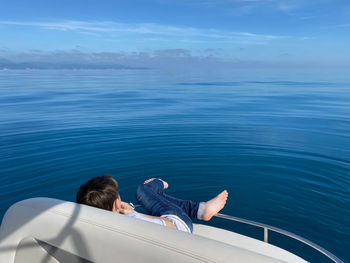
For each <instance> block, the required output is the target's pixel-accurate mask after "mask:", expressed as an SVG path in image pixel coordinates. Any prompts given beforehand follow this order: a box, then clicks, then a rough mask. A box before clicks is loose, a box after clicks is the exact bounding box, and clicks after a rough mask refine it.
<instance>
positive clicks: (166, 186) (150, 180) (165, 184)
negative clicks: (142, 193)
mask: <svg viewBox="0 0 350 263" xmlns="http://www.w3.org/2000/svg"><path fill="white" fill-rule="evenodd" d="M154 179H157V178H151V179H147V180H146V181H145V182H144V183H143V184H148V183H149V182H152V181H153V180H154ZM161 181H162V182H163V185H164V189H167V188H168V187H169V185H168V183H167V182H165V181H164V180H161Z"/></svg>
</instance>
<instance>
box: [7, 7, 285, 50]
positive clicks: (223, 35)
mask: <svg viewBox="0 0 350 263" xmlns="http://www.w3.org/2000/svg"><path fill="white" fill-rule="evenodd" d="M250 1H252V0H250ZM0 24H1V25H12V26H30V27H40V28H43V29H48V30H61V31H76V32H78V33H82V34H87V35H92V36H99V35H101V36H102V35H103V37H106V34H107V36H108V37H113V36H115V37H120V36H125V35H128V36H133V35H136V36H142V37H149V38H151V37H153V38H155V37H156V38H158V39H161V38H162V39H171V38H176V41H180V42H181V41H183V42H186V41H187V42H191V41H196V42H201V41H203V42H206V41H214V42H234V43H250V44H254V43H255V44H262V43H266V42H268V41H272V40H277V39H283V38H287V36H279V35H270V34H254V33H250V32H235V31H223V30H216V29H202V28H195V27H178V26H170V25H161V24H152V23H136V24H131V23H129V24H127V23H117V22H111V21H95V22H87V21H73V20H63V21H46V22H36V21H34V22H33V21H0Z"/></svg>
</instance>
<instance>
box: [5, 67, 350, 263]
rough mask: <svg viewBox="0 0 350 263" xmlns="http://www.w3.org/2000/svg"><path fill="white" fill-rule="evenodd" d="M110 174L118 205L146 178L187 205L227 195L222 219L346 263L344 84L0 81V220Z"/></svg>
mask: <svg viewBox="0 0 350 263" xmlns="http://www.w3.org/2000/svg"><path fill="white" fill-rule="evenodd" d="M106 173H109V174H112V175H114V176H115V178H116V179H117V180H118V182H119V184H120V188H121V196H122V199H124V200H126V201H134V192H135V188H136V186H137V184H139V183H141V182H143V181H144V180H145V179H147V178H150V177H161V178H163V179H164V180H166V181H168V182H169V185H170V187H169V190H168V192H169V193H170V194H173V195H175V196H177V197H182V198H191V199H195V200H207V199H209V198H211V197H213V196H214V195H216V194H217V193H218V192H220V191H221V190H223V189H227V190H228V191H229V200H228V203H227V205H226V207H225V209H224V210H223V211H222V212H223V213H225V214H230V215H233V216H237V217H243V218H246V219H251V220H255V221H260V222H263V223H266V224H270V225H273V226H276V227H279V228H282V229H285V230H288V231H290V232H293V233H296V234H299V235H301V236H303V237H305V238H307V239H310V240H311V241H314V242H315V243H317V244H319V245H320V246H322V247H324V248H326V249H327V250H329V251H331V252H332V253H334V254H335V255H337V256H339V257H340V258H341V259H343V260H344V261H346V262H349V260H350V252H349V246H350V74H349V72H344V71H337V70H333V71H327V70H317V71H316V70H305V69H301V70H287V69H283V70H238V69H232V70H216V71H215V70H211V71H209V70H207V71H200V70H191V71H186V70H183V71H180V70H177V71H171V70H169V71H165V70H18V71H16V70H7V71H0V176H1V185H0V219H1V218H2V217H3V214H4V212H5V211H6V209H7V208H8V207H9V206H10V205H11V204H13V203H14V202H16V201H19V200H22V199H25V198H30V197H37V196H47V197H53V198H59V199H64V200H70V201H74V200H75V193H76V191H77V188H78V187H79V185H80V184H81V183H83V182H84V181H85V180H87V179H89V178H91V177H93V176H97V175H102V174H106ZM211 224H213V225H216V226H220V227H224V228H227V229H230V230H234V231H238V232H242V233H250V234H252V235H253V236H256V237H258V238H263V232H262V231H261V230H255V229H250V228H247V227H244V226H242V225H240V224H231V223H227V222H225V221H224V220H222V219H214V220H213V221H212V222H211ZM270 239H271V241H272V242H280V243H282V244H283V245H284V246H286V247H287V248H290V249H292V250H295V251H298V253H299V254H300V253H301V255H302V256H304V257H306V258H307V259H309V260H311V261H312V262H323V261H322V260H323V257H317V256H315V255H314V254H312V252H311V251H309V250H308V249H306V248H304V247H303V246H299V245H296V243H294V242H291V241H289V240H285V239H283V238H281V237H279V236H277V235H276V236H273V235H271V238H270ZM324 262H327V261H324Z"/></svg>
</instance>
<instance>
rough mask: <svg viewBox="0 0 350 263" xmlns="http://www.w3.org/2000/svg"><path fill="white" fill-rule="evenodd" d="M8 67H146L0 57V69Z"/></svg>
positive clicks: (143, 68) (8, 68) (7, 68)
mask: <svg viewBox="0 0 350 263" xmlns="http://www.w3.org/2000/svg"><path fill="white" fill-rule="evenodd" d="M10 69H28V70H29V69H135V70H136V69H137V70H140V69H142V70H146V69H150V68H148V67H130V66H125V65H120V64H113V63H110V64H107V63H63V62H56V63H55V62H12V61H10V60H8V59H0V70H10Z"/></svg>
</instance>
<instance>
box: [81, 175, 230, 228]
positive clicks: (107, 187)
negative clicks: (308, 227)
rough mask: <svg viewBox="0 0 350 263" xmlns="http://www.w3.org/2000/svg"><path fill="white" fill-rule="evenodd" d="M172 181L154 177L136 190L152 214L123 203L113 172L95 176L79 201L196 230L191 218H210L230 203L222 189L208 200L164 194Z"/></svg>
mask: <svg viewBox="0 0 350 263" xmlns="http://www.w3.org/2000/svg"><path fill="white" fill-rule="evenodd" d="M167 188H168V183H167V182H165V181H163V180H161V179H158V178H151V179H148V180H146V181H145V182H144V183H143V184H141V185H140V186H139V187H138V188H137V191H136V198H137V201H138V202H139V203H140V204H141V205H142V206H143V208H144V209H145V210H146V211H147V212H148V213H149V215H146V214H141V213H138V212H136V211H135V210H134V208H133V207H131V206H130V205H129V204H128V203H125V202H122V201H121V198H120V195H119V187H118V183H117V181H116V180H114V179H113V177H112V176H110V175H103V176H98V177H95V178H93V179H91V180H89V181H88V182H86V183H85V184H83V185H82V186H80V188H79V191H78V193H77V196H76V199H77V203H79V204H85V205H89V206H93V207H97V208H102V209H105V210H109V211H113V212H116V213H120V214H124V215H126V216H130V217H134V218H138V219H141V220H145V221H149V222H153V223H156V224H160V225H163V226H167V227H171V228H175V229H178V230H182V231H185V232H189V233H192V232H193V225H192V220H191V218H197V219H202V220H205V221H208V220H210V219H211V218H212V217H213V216H214V215H215V214H217V213H218V212H219V211H220V210H221V209H222V208H223V207H224V206H225V204H226V200H227V197H228V193H227V191H226V190H224V191H222V192H221V193H220V194H218V195H217V196H216V197H214V198H213V199H211V200H209V201H207V202H197V201H192V200H181V199H178V198H175V197H172V196H170V195H167V194H165V193H164V190H165V189H167Z"/></svg>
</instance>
